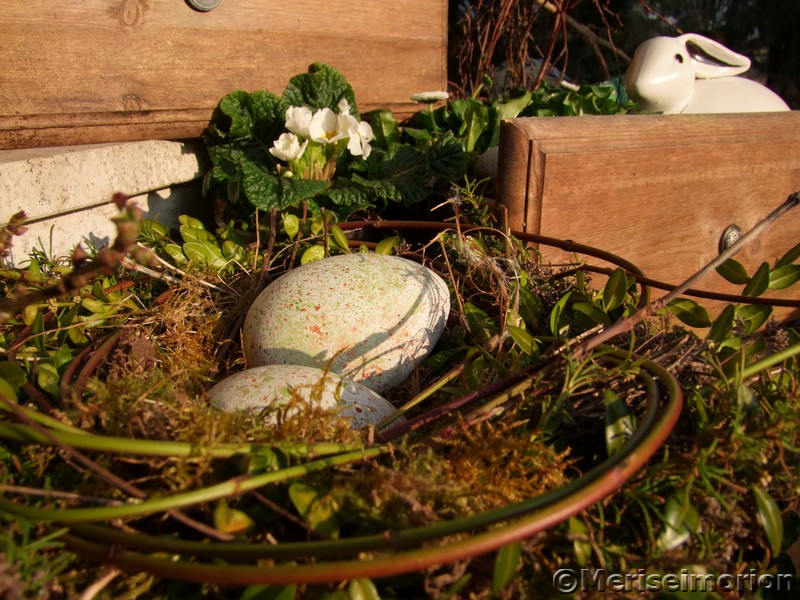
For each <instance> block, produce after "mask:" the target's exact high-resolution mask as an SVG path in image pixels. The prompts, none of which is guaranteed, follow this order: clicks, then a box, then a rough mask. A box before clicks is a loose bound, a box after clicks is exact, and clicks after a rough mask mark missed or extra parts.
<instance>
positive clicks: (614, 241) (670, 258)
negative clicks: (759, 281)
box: [498, 112, 800, 315]
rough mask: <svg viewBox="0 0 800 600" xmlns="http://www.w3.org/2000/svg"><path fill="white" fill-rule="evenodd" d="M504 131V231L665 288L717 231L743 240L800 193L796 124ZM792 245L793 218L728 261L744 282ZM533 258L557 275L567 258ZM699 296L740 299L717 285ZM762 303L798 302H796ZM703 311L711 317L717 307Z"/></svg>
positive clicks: (565, 125) (799, 223) (597, 121)
mask: <svg viewBox="0 0 800 600" xmlns="http://www.w3.org/2000/svg"><path fill="white" fill-rule="evenodd" d="M502 127H503V128H502V134H501V142H500V144H501V145H500V161H499V163H500V164H499V173H498V196H499V202H500V204H501V205H503V206H505V207H506V209H507V211H508V219H509V225H510V226H511V228H512V229H519V230H522V231H529V232H532V233H538V234H541V235H546V236H550V237H556V238H561V239H571V240H573V241H576V242H580V243H584V244H588V245H590V246H595V247H597V248H600V249H603V250H606V251H609V252H612V253H615V254H617V255H619V256H621V257H623V258H625V259H627V260H629V261H631V262H633V263H634V264H635V265H637V266H638V267H639V268H640V269H642V270H643V271H644V273H645V275H647V276H648V277H651V278H654V279H657V280H661V281H664V282H667V283H672V284H677V283H680V282H682V281H683V280H685V279H686V278H687V277H689V276H690V275H692V274H693V273H694V272H695V271H696V270H698V269H699V268H700V267H702V266H703V265H705V264H706V263H707V262H708V261H710V260H711V259H712V258H714V257H715V256H716V254H717V252H718V250H717V249H718V244H719V240H720V236H721V234H722V232H723V230H724V229H725V228H726V227H727V226H729V225H733V224H735V225H738V226H739V227H740V228H741V229H742V230H743V231H747V230H748V229H750V228H751V227H752V226H753V225H754V224H755V223H756V222H758V221H759V220H760V219H761V218H762V217H764V216H766V215H767V214H768V213H769V212H770V211H771V210H773V209H774V208H775V207H777V206H778V205H779V204H781V203H782V202H783V201H784V200H785V199H786V198H787V196H788V195H789V194H791V193H794V192H797V191H800V113H798V112H784V113H757V114H747V115H744V114H734V115H636V116H633V115H625V116H598V117H589V116H585V117H559V118H531V119H514V120H510V121H507V122H505V123H503V126H502ZM798 242H800V210H797V209H796V210H794V211H791V212H790V213H788V214H787V215H786V216H784V217H783V218H782V219H781V220H780V221H778V222H777V223H775V224H774V225H773V226H772V227H771V228H770V229H768V230H767V231H766V232H765V233H764V234H763V235H762V236H760V237H759V238H758V239H757V240H756V241H755V242H753V243H751V244H750V245H748V246H747V247H746V248H745V249H743V250H742V251H741V252H740V253H739V254H738V255H737V256H736V259H737V260H739V261H740V262H742V263H744V264H745V266H747V267H748V269H749V270H750V271H751V272H752V271H753V270H755V268H756V267H758V265H759V264H761V262H763V261H767V262H769V263H770V264H772V263H774V261H775V259H776V258H778V257H780V256H781V255H783V253H785V252H786V251H787V250H789V249H790V248H791V247H793V246H794V245H795V244H797V243H798ZM542 251H543V253H544V256H545V258H546V260H548V261H553V262H556V263H557V262H560V261H565V262H567V261H569V260H571V258H572V257H570V256H569V255H567V254H565V253H563V252H560V251H556V250H553V249H550V248H545V247H542ZM700 287H701V288H702V289H704V290H707V291H714V292H721V293H731V294H736V293H740V292H741V286H734V285H732V284H729V283H728V282H726V281H724V280H723V279H722V278H721V277H719V276H718V275H717V274H715V273H713V274H711V275H709V276H707V277H706V278H705V279H704V280H702V281H701V282H700ZM658 295H661V294H656V296H658ZM767 295H768V296H772V297H781V298H783V297H787V296H789V297H791V298H792V299H795V300H797V299H800V290H798V289H797V286H794V288H789V289H788V290H782V291H780V292H769V293H768V294H767ZM703 302H704V303H705V304H707V305H708V306H709V307H710V308H711V310H712V312H714V311H716V310H718V309H719V308H720V307H721V306H722V305H723V304H721V303H719V302H711V301H703ZM777 312H778V313H779V314H781V315H786V314H792V313H794V312H795V311H792V310H778V311H777Z"/></svg>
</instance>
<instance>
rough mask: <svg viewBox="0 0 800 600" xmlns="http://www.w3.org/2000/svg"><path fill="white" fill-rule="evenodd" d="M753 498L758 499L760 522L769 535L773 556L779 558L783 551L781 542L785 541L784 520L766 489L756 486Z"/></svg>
mask: <svg viewBox="0 0 800 600" xmlns="http://www.w3.org/2000/svg"><path fill="white" fill-rule="evenodd" d="M753 496H755V499H756V508H757V509H758V514H757V517H758V522H759V523H761V526H762V527H763V528H764V533H766V535H767V541H768V542H769V546H770V550H771V552H772V555H773V556H777V555H778V553H779V552H780V551H781V540H782V539H783V519H782V518H781V511H780V509H779V508H778V505H777V503H776V502H775V500H773V498H772V496H770V495H769V492H767V491H766V490H765V489H763V488H761V487H759V486H757V485H754V486H753Z"/></svg>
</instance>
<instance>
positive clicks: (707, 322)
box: [667, 298, 711, 327]
mask: <svg viewBox="0 0 800 600" xmlns="http://www.w3.org/2000/svg"><path fill="white" fill-rule="evenodd" d="M667 308H668V309H669V311H670V312H671V313H672V314H673V315H675V316H676V317H677V318H678V319H680V320H681V321H682V322H683V323H686V324H687V325H688V326H689V327H710V326H711V318H710V317H709V316H708V311H707V310H706V309H705V308H703V307H702V306H700V305H699V304H698V303H697V302H695V301H694V300H691V299H689V298H676V299H675V300H673V301H672V302H670V303H669V304H668V305H667Z"/></svg>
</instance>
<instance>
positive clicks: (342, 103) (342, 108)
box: [337, 98, 350, 115]
mask: <svg viewBox="0 0 800 600" xmlns="http://www.w3.org/2000/svg"><path fill="white" fill-rule="evenodd" d="M337 106H338V107H339V113H340V114H342V115H349V114H350V103H349V102H348V101H347V98H342V99H341V100H339V103H338V104H337Z"/></svg>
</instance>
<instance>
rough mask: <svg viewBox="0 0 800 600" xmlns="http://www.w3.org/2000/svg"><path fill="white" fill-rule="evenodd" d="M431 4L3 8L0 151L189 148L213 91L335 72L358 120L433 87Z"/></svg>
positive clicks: (147, 0)
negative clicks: (130, 145) (125, 145)
mask: <svg viewBox="0 0 800 600" xmlns="http://www.w3.org/2000/svg"><path fill="white" fill-rule="evenodd" d="M446 26H447V4H446V2H444V0H437V1H435V2H431V1H429V0H397V1H396V2H392V3H386V2H381V1H379V0H367V1H362V2H355V1H353V0H329V1H327V2H324V3H322V2H320V1H319V0H274V1H272V2H263V0H223V2H221V3H220V4H219V6H218V7H217V8H215V9H214V10H212V11H210V12H207V13H201V12H197V11H194V10H192V9H191V8H190V7H189V6H188V5H187V3H186V2H184V1H183V0H163V1H159V2H155V1H154V0H115V1H113V2H109V1H107V0H81V1H80V2H50V1H49V0H4V1H3V2H2V3H0V61H2V64H3V65H4V68H3V69H2V71H0V148H15V147H28V146H37V145H62V144H75V143H91V142H101V141H102V142H104V141H123V140H133V139H149V138H153V137H169V138H181V137H184V138H185V137H194V136H197V135H198V134H199V133H200V132H201V131H202V129H203V127H204V126H205V125H206V124H207V123H208V119H209V118H210V116H211V112H212V111H213V109H214V107H215V106H216V104H217V103H218V101H219V99H220V98H221V97H222V96H223V95H225V94H226V93H228V92H230V91H233V90H236V89H245V90H248V91H251V90H255V89H269V90H271V91H274V92H275V93H280V92H281V91H282V90H283V88H284V87H285V85H286V83H287V81H288V80H289V78H290V77H291V76H293V75H295V74H297V73H299V72H303V71H305V70H306V68H307V67H308V65H309V64H311V63H313V62H324V63H326V64H330V65H331V66H334V67H336V68H337V69H339V70H340V71H342V73H343V74H344V75H345V76H346V77H347V78H348V80H349V81H350V82H351V84H352V85H353V88H354V89H355V92H356V98H357V99H358V101H359V109H360V110H361V111H366V110H369V109H373V108H378V107H388V108H392V109H393V110H395V111H396V112H397V113H398V114H400V115H401V116H403V115H407V114H410V113H412V112H414V111H415V110H416V105H415V104H414V103H413V102H412V101H411V100H410V98H409V96H410V95H411V94H412V93H414V92H418V91H423V90H427V89H444V87H445V85H446V44H447V38H446Z"/></svg>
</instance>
